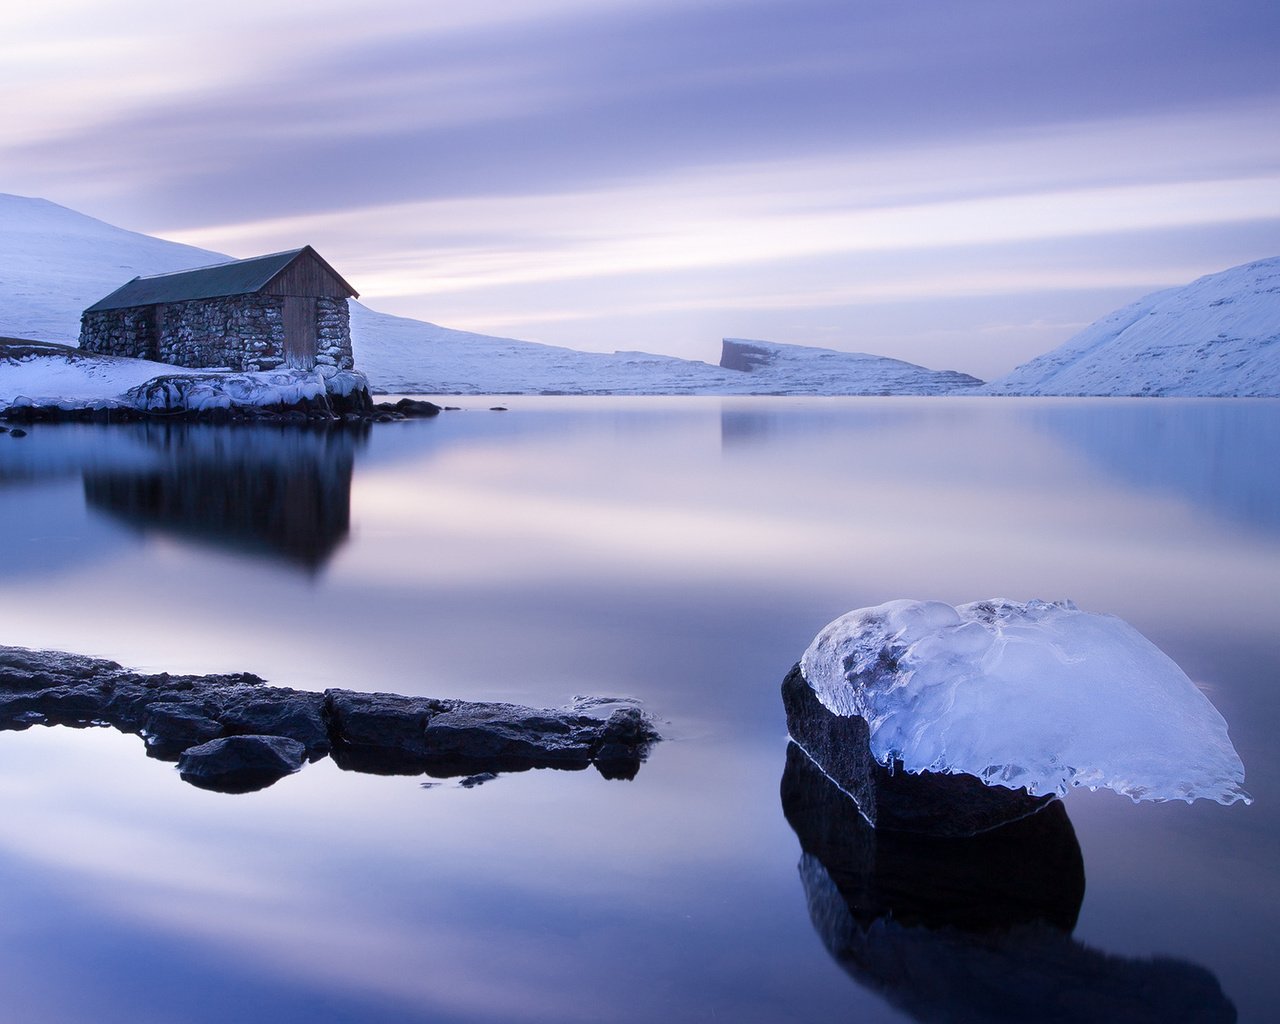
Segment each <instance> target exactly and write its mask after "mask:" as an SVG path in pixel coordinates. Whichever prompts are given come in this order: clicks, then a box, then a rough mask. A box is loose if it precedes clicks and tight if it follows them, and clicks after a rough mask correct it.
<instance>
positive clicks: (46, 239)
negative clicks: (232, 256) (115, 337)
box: [0, 193, 227, 344]
mask: <svg viewBox="0 0 1280 1024" xmlns="http://www.w3.org/2000/svg"><path fill="white" fill-rule="evenodd" d="M226 258H227V257H225V256H222V255H220V254H219V253H216V252H209V251H207V250H205V249H197V248H195V247H193V246H190V245H180V244H179V243H177V242H166V241H164V240H163V239H160V238H152V237H151V236H150V235H143V234H139V233H138V232H136V231H125V230H124V229H123V228H116V227H112V226H111V225H110V224H105V223H103V222H102V221H100V220H95V219H94V218H92V217H86V216H85V215H84V214H82V213H76V212H75V211H74V210H69V209H67V208H66V207H65V206H58V205H57V204H56V203H51V202H49V201H48V200H45V199H28V198H26V197H24V196H11V195H5V194H3V193H0V336H4V337H10V338H29V339H31V340H33V341H61V342H69V343H71V344H75V341H76V338H77V337H79V335H80V312H81V310H83V309H84V308H85V307H86V306H89V305H91V304H92V303H94V302H97V301H98V299H100V298H102V297H103V296H104V295H106V294H107V293H108V292H110V291H113V290H114V289H116V288H118V287H120V285H122V284H124V282H126V281H129V280H131V279H132V278H134V277H137V276H138V275H140V274H143V275H145V274H164V273H168V272H169V271H172V270H188V269H190V268H191V267H200V266H205V265H207V264H210V263H219V262H221V261H223V260H225V259H226Z"/></svg>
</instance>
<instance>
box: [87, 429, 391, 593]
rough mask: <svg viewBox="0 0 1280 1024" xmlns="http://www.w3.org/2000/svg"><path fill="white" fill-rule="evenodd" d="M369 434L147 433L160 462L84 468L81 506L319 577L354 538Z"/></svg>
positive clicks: (267, 431)
mask: <svg viewBox="0 0 1280 1024" xmlns="http://www.w3.org/2000/svg"><path fill="white" fill-rule="evenodd" d="M368 429H369V428H368V426H367V425H355V426H343V427H332V426H330V427H325V428H320V429H308V428H305V427H298V426H271V425H250V426H233V427H213V426H208V425H202V424H187V423H179V424H172V425H169V424H165V425H160V426H151V425H148V427H147V428H146V430H145V437H144V439H145V441H146V443H147V444H148V447H150V448H152V449H153V450H154V451H155V454H156V456H157V458H156V459H155V461H153V462H149V463H147V464H145V465H139V466H131V467H119V466H113V467H110V468H107V469H94V468H91V467H86V469H85V473H84V493H85V500H86V502H87V503H88V505H89V507H90V508H92V509H96V510H98V511H100V512H104V513H106V514H108V515H110V516H112V517H114V518H116V519H119V520H122V521H124V522H126V523H128V524H129V525H131V526H134V527H136V528H139V529H144V530H159V531H163V532H166V533H171V534H174V535H176V536H179V537H182V538H185V539H192V540H197V541H200V542H202V543H205V544H210V545H214V546H217V547H221V548H225V549H230V550H237V551H243V552H247V553H250V554H256V555H267V556H270V557H274V558H278V559H283V560H284V561H286V562H288V563H291V564H294V565H298V566H302V567H304V568H306V569H309V570H314V569H317V568H319V567H320V566H322V565H323V564H324V563H325V562H326V561H328V559H329V558H330V557H332V555H333V554H334V552H335V551H336V550H337V549H338V547H339V546H340V545H341V544H342V542H343V541H344V540H345V539H346V537H347V534H348V531H349V530H350V523H351V474H352V470H353V468H354V465H355V456H356V452H357V451H358V450H359V449H360V448H361V447H362V446H363V445H364V444H365V443H366V441H367V439H368Z"/></svg>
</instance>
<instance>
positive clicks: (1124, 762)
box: [800, 600, 1251, 804]
mask: <svg viewBox="0 0 1280 1024" xmlns="http://www.w3.org/2000/svg"><path fill="white" fill-rule="evenodd" d="M800 664H801V669H802V671H803V672H804V677H805V679H806V680H807V681H808V683H809V685H810V686H811V687H812V688H813V690H814V693H815V694H816V695H817V697H818V699H819V700H820V701H821V702H822V704H823V705H824V706H825V707H826V708H827V709H828V710H830V711H832V712H834V713H835V714H838V715H859V716H861V717H862V718H864V719H865V720H866V721H867V723H868V725H869V727H870V733H871V749H872V753H873V754H874V756H875V757H876V759H877V760H878V761H880V762H881V763H882V764H886V765H888V764H891V763H892V762H893V760H894V759H899V760H901V762H902V763H903V765H904V767H905V768H906V769H907V770H908V771H912V772H920V771H935V772H951V773H959V772H966V773H968V774H970V775H975V776H977V777H978V778H980V779H982V780H983V781H984V782H986V783H987V784H988V785H1000V786H1007V787H1009V788H1011V789H1016V788H1018V787H1026V789H1027V791H1028V792H1030V793H1032V794H1033V795H1035V794H1042V793H1050V792H1056V793H1058V794H1060V795H1061V794H1063V793H1065V792H1066V791H1067V789H1068V787H1070V786H1087V787H1089V788H1090V789H1097V788H1099V787H1105V788H1107V789H1113V790H1115V791H1116V792H1118V793H1124V794H1126V795H1128V796H1130V797H1132V798H1133V799H1134V800H1135V801H1138V800H1186V801H1188V802H1190V801H1192V800H1195V799H1197V798H1202V797H1203V798H1206V799H1210V800H1216V801H1218V802H1219V803H1222V804H1230V803H1234V802H1235V801H1237V800H1244V801H1245V802H1246V803H1248V802H1251V801H1250V797H1249V795H1248V794H1247V793H1245V791H1244V790H1243V789H1242V788H1241V785H1242V783H1243V782H1244V766H1243V765H1242V764H1241V762H1240V757H1239V755H1238V754H1237V753H1236V751H1235V748H1234V747H1233V746H1232V745H1231V741H1230V740H1229V739H1228V738H1227V723H1226V721H1225V720H1224V719H1223V717H1222V716H1221V715H1220V714H1219V713H1218V711H1217V709H1216V708H1215V707H1214V706H1213V705H1212V704H1211V703H1210V702H1209V699H1208V698H1207V697H1206V696H1205V695H1204V694H1203V693H1201V692H1200V690H1198V689H1197V688H1196V686H1195V684H1194V683H1192V682H1191V680H1190V679H1188V678H1187V676H1186V675H1185V674H1184V673H1183V671H1182V670H1181V669H1180V668H1178V666H1177V665H1175V664H1174V663H1173V661H1172V660H1170V659H1169V658H1168V657H1167V656H1166V655H1165V654H1164V653H1163V652H1162V651H1161V650H1160V649H1159V648H1157V647H1156V646H1155V645H1154V644H1152V643H1151V641H1149V640H1147V639H1146V638H1145V637H1144V636H1142V634H1140V633H1139V632H1138V631H1137V630H1136V629H1134V628H1133V627H1132V626H1130V625H1129V624H1128V623H1126V622H1124V621H1123V620H1121V619H1118V618H1116V617H1114V616H1111V615H1099V614H1094V613H1091V612H1083V611H1081V610H1080V609H1078V608H1077V607H1076V606H1075V605H1074V604H1072V603H1071V602H1069V601H1065V602H1054V603H1047V602H1044V601H1030V602H1027V603H1026V604H1021V603H1018V602H1014V601H1005V600H992V601H981V602H976V603H974V604H966V605H961V606H959V607H957V608H953V607H951V606H950V605H948V604H943V603H942V602H939V601H890V602H888V603H887V604H882V605H879V606H877V607H874V608H862V609H859V610H857V611H852V612H849V613H848V614H847V615H844V616H842V617H841V618H839V619H836V620H835V621H834V622H832V623H830V624H829V625H828V626H827V627H826V628H824V629H823V630H822V631H821V632H820V633H819V634H818V636H817V637H816V638H815V639H814V641H813V643H812V644H810V646H809V649H808V650H807V651H805V653H804V657H803V659H802V660H801V663H800Z"/></svg>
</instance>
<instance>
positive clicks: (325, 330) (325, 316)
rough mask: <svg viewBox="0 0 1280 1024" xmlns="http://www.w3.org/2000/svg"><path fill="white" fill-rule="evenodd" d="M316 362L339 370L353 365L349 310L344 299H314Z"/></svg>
mask: <svg viewBox="0 0 1280 1024" xmlns="http://www.w3.org/2000/svg"><path fill="white" fill-rule="evenodd" d="M316 362H317V363H328V364H329V365H331V366H336V367H338V369H340V370H350V369H351V368H352V367H353V366H354V365H355V359H354V357H353V356H352V354H351V311H350V309H349V308H348V307H347V300H346V299H316Z"/></svg>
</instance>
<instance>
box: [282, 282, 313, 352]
mask: <svg viewBox="0 0 1280 1024" xmlns="http://www.w3.org/2000/svg"><path fill="white" fill-rule="evenodd" d="M284 361H285V364H286V365H287V366H292V367H293V368H294V369H297V370H310V369H311V368H312V367H313V366H315V365H316V300H315V299H314V298H312V297H310V296H306V295H286V296H285V297H284Z"/></svg>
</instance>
